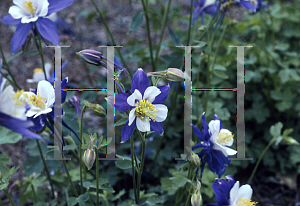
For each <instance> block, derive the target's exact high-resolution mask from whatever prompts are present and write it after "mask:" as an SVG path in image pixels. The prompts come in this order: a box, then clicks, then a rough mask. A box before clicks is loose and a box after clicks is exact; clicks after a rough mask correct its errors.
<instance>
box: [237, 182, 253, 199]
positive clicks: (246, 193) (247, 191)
mask: <svg viewBox="0 0 300 206" xmlns="http://www.w3.org/2000/svg"><path fill="white" fill-rule="evenodd" d="M252 192H253V190H252V188H251V186H250V185H248V184H247V185H243V186H241V187H240V189H239V196H238V199H240V198H245V199H251V197H252Z"/></svg>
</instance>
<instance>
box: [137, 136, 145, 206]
mask: <svg viewBox="0 0 300 206" xmlns="http://www.w3.org/2000/svg"><path fill="white" fill-rule="evenodd" d="M137 131H138V134H139V137H140V139H141V141H142V144H141V146H142V150H141V151H142V155H141V164H140V167H139V170H138V171H137V173H138V178H137V193H138V198H137V204H140V189H141V179H142V173H143V168H144V162H145V149H146V134H147V133H145V134H144V137H143V136H142V134H141V132H140V131H139V130H137Z"/></svg>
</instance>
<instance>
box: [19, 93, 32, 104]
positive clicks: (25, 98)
mask: <svg viewBox="0 0 300 206" xmlns="http://www.w3.org/2000/svg"><path fill="white" fill-rule="evenodd" d="M31 96H35V94H34V93H33V92H23V93H22V94H21V95H20V97H19V100H22V101H25V102H27V103H28V102H29V101H30V97H31Z"/></svg>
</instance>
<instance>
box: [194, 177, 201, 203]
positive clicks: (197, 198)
mask: <svg viewBox="0 0 300 206" xmlns="http://www.w3.org/2000/svg"><path fill="white" fill-rule="evenodd" d="M200 188H201V183H200V182H199V180H198V179H197V189H196V191H195V193H194V194H193V195H192V197H191V204H192V206H201V205H202V196H201V192H200Z"/></svg>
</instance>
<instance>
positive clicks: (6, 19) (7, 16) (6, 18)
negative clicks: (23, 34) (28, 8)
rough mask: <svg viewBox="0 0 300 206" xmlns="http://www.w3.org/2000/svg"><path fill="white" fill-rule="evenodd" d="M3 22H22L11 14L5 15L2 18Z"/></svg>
mask: <svg viewBox="0 0 300 206" xmlns="http://www.w3.org/2000/svg"><path fill="white" fill-rule="evenodd" d="M1 22H2V23H4V24H7V25H9V24H20V23H21V19H14V18H13V17H12V16H11V15H10V14H8V15H6V16H4V17H2V18H1Z"/></svg>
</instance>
